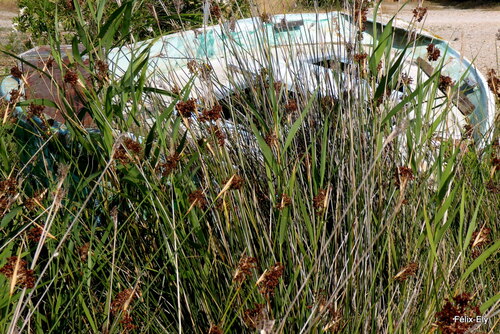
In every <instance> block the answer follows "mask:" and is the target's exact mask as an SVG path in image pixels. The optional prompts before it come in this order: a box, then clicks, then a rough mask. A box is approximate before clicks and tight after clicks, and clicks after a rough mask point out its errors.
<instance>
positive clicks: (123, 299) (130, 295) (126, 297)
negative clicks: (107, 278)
mask: <svg viewBox="0 0 500 334" xmlns="http://www.w3.org/2000/svg"><path fill="white" fill-rule="evenodd" d="M135 298H136V294H135V291H134V290H133V289H125V290H123V291H120V292H119V293H118V294H117V295H116V296H115V299H113V301H112V302H111V313H113V314H116V313H118V312H120V311H122V312H126V311H127V308H128V305H129V304H130V303H131V302H132V301H133V300H134V299H135Z"/></svg>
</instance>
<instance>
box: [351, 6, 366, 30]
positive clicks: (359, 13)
mask: <svg viewBox="0 0 500 334" xmlns="http://www.w3.org/2000/svg"><path fill="white" fill-rule="evenodd" d="M368 6H369V2H368V1H365V0H356V1H355V2H354V21H355V22H356V24H358V26H359V28H360V29H359V30H360V32H361V31H365V30H366V21H367V20H368Z"/></svg>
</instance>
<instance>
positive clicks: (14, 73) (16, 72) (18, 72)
mask: <svg viewBox="0 0 500 334" xmlns="http://www.w3.org/2000/svg"><path fill="white" fill-rule="evenodd" d="M10 75H12V76H13V77H14V78H17V79H21V78H22V76H23V72H22V71H21V70H20V69H19V67H17V66H14V67H12V68H11V69H10Z"/></svg>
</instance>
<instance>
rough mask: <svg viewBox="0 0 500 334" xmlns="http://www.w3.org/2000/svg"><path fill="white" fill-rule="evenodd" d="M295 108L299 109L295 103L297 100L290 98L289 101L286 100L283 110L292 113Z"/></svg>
mask: <svg viewBox="0 0 500 334" xmlns="http://www.w3.org/2000/svg"><path fill="white" fill-rule="evenodd" d="M297 110H299V106H298V104H297V100H295V99H291V100H290V101H288V103H287V104H285V111H286V112H287V113H293V112H295V111H297Z"/></svg>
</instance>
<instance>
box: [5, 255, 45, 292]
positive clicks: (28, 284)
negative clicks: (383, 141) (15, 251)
mask: <svg viewBox="0 0 500 334" xmlns="http://www.w3.org/2000/svg"><path fill="white" fill-rule="evenodd" d="M16 266H17V272H16V275H15V276H14V272H15V271H16ZM0 274H3V275H5V276H6V277H7V278H9V279H15V280H16V282H15V284H16V285H19V286H21V287H23V288H28V289H32V288H33V287H34V286H35V281H36V280H35V276H34V271H33V270H31V269H28V264H27V263H26V261H24V260H18V257H17V256H11V257H9V258H7V264H6V265H4V266H3V267H2V268H0Z"/></svg>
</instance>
